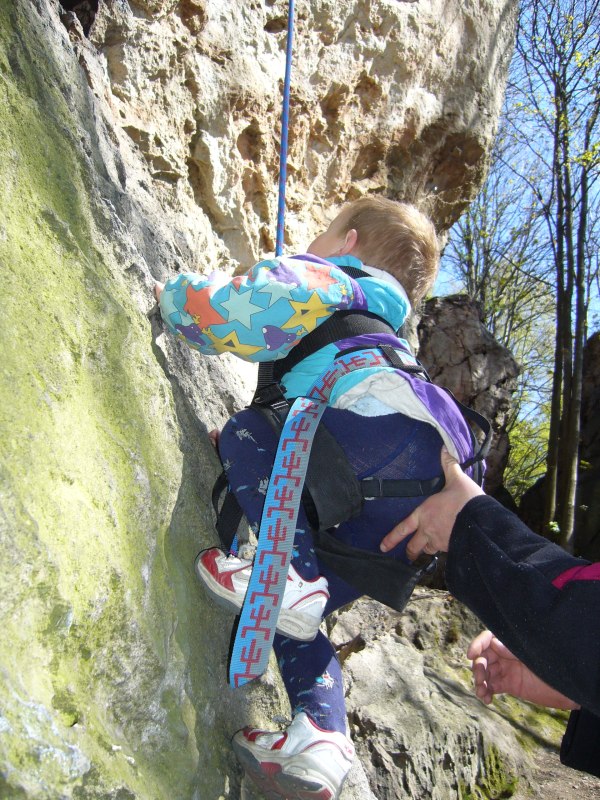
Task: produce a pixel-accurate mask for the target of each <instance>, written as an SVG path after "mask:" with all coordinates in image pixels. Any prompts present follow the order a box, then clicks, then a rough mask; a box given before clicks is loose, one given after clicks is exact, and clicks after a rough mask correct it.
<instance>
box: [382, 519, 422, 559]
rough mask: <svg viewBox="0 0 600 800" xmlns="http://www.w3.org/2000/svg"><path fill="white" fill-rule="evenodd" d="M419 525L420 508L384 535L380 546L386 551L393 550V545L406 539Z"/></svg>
mask: <svg viewBox="0 0 600 800" xmlns="http://www.w3.org/2000/svg"><path fill="white" fill-rule="evenodd" d="M418 527H419V513H418V509H417V510H416V511H413V513H412V514H411V515H410V516H409V517H406V519H403V520H402V522H399V523H398V524H397V525H396V526H395V527H394V528H392V530H391V531H390V532H389V533H388V534H387V535H386V536H384V538H383V539H382V540H381V543H380V544H379V548H380V549H381V550H383V552H384V553H386V552H387V551H388V550H391V549H392V547H396V545H397V544H399V543H400V542H401V541H403V540H404V539H406V537H407V536H410V534H411V533H413V531H416V530H417V528H418ZM415 536H416V534H415Z"/></svg>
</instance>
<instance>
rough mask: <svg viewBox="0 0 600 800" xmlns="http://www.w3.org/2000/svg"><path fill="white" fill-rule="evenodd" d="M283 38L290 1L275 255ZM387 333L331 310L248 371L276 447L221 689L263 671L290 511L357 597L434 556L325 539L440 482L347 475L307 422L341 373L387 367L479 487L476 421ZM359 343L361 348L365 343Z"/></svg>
mask: <svg viewBox="0 0 600 800" xmlns="http://www.w3.org/2000/svg"><path fill="white" fill-rule="evenodd" d="M293 30H294V0H289V1H288V28H287V43H286V70H285V80H284V87H283V110H282V115H281V146H280V161H279V199H278V215H277V236H276V248H275V254H276V256H280V255H281V254H282V251H283V239H284V221H285V186H286V178H287V150H288V127H289V100H290V78H291V64H292V43H293ZM340 269H342V270H343V271H344V272H345V273H346V274H347V275H349V276H350V277H351V278H355V279H357V278H361V277H370V276H369V275H368V273H366V272H364V271H363V270H361V269H358V268H355V267H347V266H344V267H340ZM396 334H397V332H396V331H394V330H393V329H392V327H391V326H390V325H389V324H388V323H387V322H386V321H385V320H383V319H381V318H380V317H377V316H376V315H374V314H371V313H368V312H364V311H360V312H359V311H338V312H335V313H334V314H332V316H331V317H330V318H329V319H328V320H326V321H325V322H323V323H322V324H321V325H319V326H318V327H317V328H316V329H315V330H313V331H312V332H311V333H310V334H308V335H306V336H304V337H303V338H302V340H301V341H300V342H299V343H298V344H296V345H295V346H294V348H293V349H292V350H291V351H290V353H289V354H288V355H287V356H286V357H285V358H283V359H279V360H277V361H271V362H264V363H261V364H260V365H259V372H258V382H257V388H256V391H255V394H254V397H253V400H252V403H251V406H250V407H251V408H253V409H255V410H257V411H259V412H260V413H262V414H264V415H265V416H266V418H267V419H268V420H269V422H270V423H271V425H272V427H273V428H274V429H275V431H276V432H277V434H278V436H279V440H278V445H277V451H276V455H275V459H274V462H273V468H272V471H271V476H270V479H269V484H268V488H267V492H266V497H265V502H264V506H263V513H262V517H261V522H260V528H259V531H258V544H257V550H256V554H255V557H254V564H253V568H252V573H251V576H250V580H249V585H248V589H247V592H246V596H245V598H244V603H243V605H242V609H241V612H240V617H239V622H238V625H237V630H236V633H235V638H234V642H233V647H232V652H231V658H230V664H229V682H230V684H231V685H232V686H235V687H237V686H242V685H243V684H245V683H247V682H248V681H250V680H252V679H254V678H256V677H258V676H259V675H261V674H262V673H263V672H264V671H265V669H266V667H267V664H268V660H269V654H270V651H271V646H272V643H273V638H274V636H275V631H276V626H277V618H278V615H279V611H280V609H281V605H282V602H283V595H284V592H285V586H286V581H287V575H288V570H289V566H290V562H291V558H292V550H293V545H294V537H295V534H296V524H297V518H298V513H299V509H300V505H301V504H302V505H303V507H304V509H305V512H306V515H307V517H308V520H309V522H310V524H311V528H312V532H313V538H314V543H315V550H316V553H317V555H318V557H319V559H321V560H322V561H324V562H325V563H327V564H328V565H329V566H330V567H331V568H332V569H333V570H334V571H335V572H337V573H338V574H340V575H341V576H342V577H343V578H344V580H346V581H347V582H348V583H350V584H351V585H353V586H354V587H355V588H357V589H358V590H359V591H361V593H365V594H369V595H370V596H371V597H374V598H375V599H378V600H380V601H381V602H383V603H386V604H388V605H390V606H391V607H392V608H395V609H398V610H401V609H402V608H404V606H405V605H406V603H407V602H408V599H409V598H410V595H411V593H412V591H413V589H414V586H415V585H416V584H417V582H418V581H419V580H421V579H422V578H423V576H424V575H426V574H428V573H429V572H431V571H433V570H434V569H435V566H436V561H437V560H436V558H435V556H434V557H433V558H432V559H431V560H430V561H429V563H428V564H426V565H425V566H424V567H420V568H417V567H415V566H413V565H410V564H403V563H402V562H400V561H396V560H394V559H392V558H389V557H388V556H385V555H383V554H378V553H370V552H366V551H363V550H360V549H358V548H355V547H350V546H349V545H346V544H344V543H342V542H340V541H339V540H338V539H336V538H335V536H333V535H332V533H331V530H332V529H333V528H334V527H335V526H337V525H339V524H340V523H342V522H344V521H346V520H348V519H350V518H352V517H355V516H357V515H359V514H360V513H361V510H362V508H363V504H364V502H365V500H370V499H377V498H384V497H425V496H428V495H430V494H433V493H434V492H437V491H440V489H441V488H442V487H443V484H444V478H443V475H440V476H437V477H435V478H433V479H431V480H423V481H421V480H398V479H379V478H365V479H363V480H359V479H358V478H357V476H356V474H355V473H354V470H353V469H352V467H351V465H350V463H349V461H348V459H347V458H346V456H345V454H344V452H343V450H342V448H341V447H340V445H339V444H338V443H337V441H336V440H335V439H334V437H333V436H332V435H331V434H330V433H329V432H328V430H327V429H326V428H325V427H324V426H323V425H320V424H319V423H320V420H321V417H322V416H323V413H324V412H325V410H326V408H327V407H328V401H329V397H330V395H331V392H332V390H333V387H334V386H335V383H336V381H337V380H338V379H339V378H340V377H341V376H342V375H346V374H348V373H349V372H352V371H355V370H361V369H370V368H373V367H377V368H387V369H388V370H389V369H391V370H392V371H394V372H395V373H397V374H398V375H401V376H402V378H403V380H404V382H405V383H406V384H407V386H406V391H407V393H408V395H409V396H410V398H412V402H413V403H417V404H420V405H419V413H420V414H424V415H425V418H426V419H427V420H428V421H429V422H431V424H433V425H434V426H435V427H437V429H438V431H439V432H440V433H441V435H442V438H444V441H448V443H452V446H453V447H454V446H455V443H456V441H457V439H456V438H455V437H454V438H453V435H452V433H451V432H450V428H452V424H453V423H452V419H455V421H456V429H454V428H453V429H452V430H453V432H454V433H455V434H457V436H458V438H459V439H461V442H462V449H461V448H458V446H456V447H455V449H458V451H459V452H462V453H463V454H466V453H475V454H474V455H472V456H470V457H466V458H464V459H463V462H462V463H461V467H462V468H463V469H469V468H470V469H471V471H472V473H473V477H474V478H475V479H476V480H478V482H479V483H481V479H482V477H483V466H482V465H483V459H484V458H485V456H486V454H487V451H488V449H489V444H490V438H491V428H490V425H489V423H488V421H487V420H485V418H483V417H481V416H480V415H479V414H477V413H476V412H474V411H472V410H471V409H468V408H466V407H465V406H462V405H461V404H460V403H458V401H456V399H455V398H453V397H452V396H451V395H449V393H447V392H446V390H443V389H440V388H439V387H437V386H434V384H432V383H431V381H430V379H429V376H428V375H427V373H426V372H425V370H424V368H423V367H422V366H421V365H420V364H419V362H418V361H417V360H416V359H415V358H414V356H412V354H411V353H410V352H409V351H408V350H405V349H403V347H402V346H401V343H400V341H399V340H398V339H397V337H396ZM390 336H391V337H394V339H393V340H392V341H395V342H396V343H395V344H394V345H391V344H387V343H386V342H385V339H386V337H390ZM357 337H358V340H360V344H359V345H358V346H355V347H351V348H349V349H346V350H343V351H341V352H338V354H337V356H336V357H335V358H334V360H333V363H332V365H331V366H330V367H329V368H328V369H327V370H325V371H324V372H323V373H322V374H321V375H320V376H319V378H318V379H317V380H316V381H315V382H314V383H313V385H312V387H311V388H310V390H309V391H308V392H307V394H306V396H303V397H298V398H296V399H295V400H293V402H290V401H288V400H287V399H286V397H285V395H284V387H283V386H282V385H281V378H282V376H283V375H285V374H286V373H288V372H289V371H290V370H291V369H292V368H293V367H294V366H295V365H297V364H298V363H300V362H301V361H302V360H303V359H305V358H307V357H308V356H309V355H311V354H312V353H315V352H317V351H318V350H320V349H321V348H322V347H324V346H325V345H327V344H332V343H336V342H340V341H343V340H346V341H348V340H353V339H354V340H357ZM367 340H368V343H365V342H367ZM427 387H429V388H427ZM436 403H437V404H438V406H439V407H440V408H442V407H443V408H444V415H443V416H444V420H445V424H447V425H449V428H447V429H445V428H444V425H442V424H440V423H438V422H437V420H436V417H435V413H433V412H432V410H431V409H430V408H428V404H431V405H432V407H436ZM408 415H409V416H410V414H408ZM419 418H420V419H422V418H423V417H422V416H420V417H419ZM465 419H469V420H470V421H472V422H475V423H476V424H477V425H478V426H479V428H480V429H481V430H482V431H483V433H484V441H483V444H482V445H481V446H478V445H477V441H476V439H475V437H474V435H473V433H472V431H471V429H470V428H469V426H468V425H467V424H466V422H465ZM458 421H459V422H460V425H459V424H458ZM459 428H460V430H459ZM461 437H462V438H461ZM226 488H228V487H227V479H226V476H225V473H223V474H222V475H221V476H220V478H219V479H218V480H217V482H216V484H215V487H214V489H213V506H214V508H215V511H216V514H217V531H218V533H219V536H220V538H221V542H222V545H223V547H224V548H225V549H227V550H231V551H233V552H236V550H237V536H236V530H237V528H238V525H239V523H240V520H241V518H242V510H241V508H240V506H239V504H238V502H237V499H236V497H235V495H234V493H233V492H232V491H227V492H226V494H225V497H224V500H223V502H222V504H221V506H220V507H219V501H220V497H221V494H222V492H223V490H224V489H226Z"/></svg>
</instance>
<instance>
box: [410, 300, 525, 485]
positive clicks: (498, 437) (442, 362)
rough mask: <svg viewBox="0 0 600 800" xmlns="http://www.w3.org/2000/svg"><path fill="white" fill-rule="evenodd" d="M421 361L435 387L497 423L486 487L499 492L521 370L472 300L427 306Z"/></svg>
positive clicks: (420, 330) (422, 323) (421, 330)
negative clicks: (513, 403) (514, 397)
mask: <svg viewBox="0 0 600 800" xmlns="http://www.w3.org/2000/svg"><path fill="white" fill-rule="evenodd" d="M418 337H419V359H420V360H421V362H422V363H423V364H424V366H425V367H426V369H427V371H428V373H429V375H430V377H431V379H432V380H433V382H434V383H438V384H440V385H442V386H445V387H447V388H448V389H450V391H451V392H452V393H453V395H454V396H455V397H456V398H457V400H460V402H461V403H465V404H466V405H468V406H470V407H471V408H473V409H475V411H479V413H480V414H483V416H484V417H486V418H487V419H488V420H489V421H490V422H491V424H492V430H493V438H492V446H491V449H490V454H489V456H488V458H487V459H486V462H487V470H486V474H485V481H484V487H485V490H486V491H487V492H488V494H493V493H494V492H495V491H496V490H498V488H499V487H500V486H501V485H502V476H503V473H504V469H505V467H506V463H507V460H508V447H509V442H508V436H507V433H506V425H507V422H508V415H509V413H510V409H511V397H512V393H513V392H514V391H515V390H516V388H517V387H516V377H517V375H518V374H519V366H518V364H517V363H516V361H515V360H514V358H513V357H512V355H511V354H510V352H509V351H508V350H507V349H506V348H505V347H503V346H502V345H501V344H500V343H499V342H497V341H496V340H495V339H494V337H493V336H492V335H491V334H490V333H489V331H487V330H486V329H485V328H484V326H483V324H482V322H481V316H480V313H479V310H478V308H477V305H476V304H475V303H473V302H472V301H470V300H469V299H468V298H467V297H466V296H462V295H454V296H452V297H444V298H434V299H433V300H429V301H428V302H427V303H426V304H425V308H424V313H423V317H422V318H421V321H420V323H419V326H418Z"/></svg>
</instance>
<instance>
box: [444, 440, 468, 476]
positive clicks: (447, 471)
mask: <svg viewBox="0 0 600 800" xmlns="http://www.w3.org/2000/svg"><path fill="white" fill-rule="evenodd" d="M441 461H442V469H443V470H444V477H445V478H446V484H448V483H452V481H453V480H455V479H456V478H458V477H460V476H461V475H462V474H463V471H462V469H461V468H460V464H459V463H458V461H457V460H456V459H455V458H454V456H453V455H452V454H451V453H450V451H449V450H448V448H447V447H446V446H444V447H442V455H441Z"/></svg>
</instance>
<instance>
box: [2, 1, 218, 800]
mask: <svg viewBox="0 0 600 800" xmlns="http://www.w3.org/2000/svg"><path fill="white" fill-rule="evenodd" d="M47 25H48V22H47V21H45V20H43V19H42V18H41V17H40V16H39V14H38V12H37V10H36V8H35V4H33V3H29V0H27V2H21V0H18V2H15V3H2V4H0V150H1V152H2V153H3V158H2V159H0V195H1V202H2V217H1V219H0V263H1V264H2V281H1V284H0V302H1V307H2V322H3V324H2V326H1V332H0V350H1V352H2V361H1V364H0V437H1V439H2V442H3V447H2V451H1V455H0V558H1V560H2V564H3V573H4V575H5V582H4V586H3V591H2V593H0V625H2V634H3V635H2V639H1V642H2V644H1V645H0V671H1V675H2V680H1V681H0V733H1V735H0V797H6V798H9V797H10V798H15V799H16V798H21V797H27V798H44V799H46V798H47V800H57V798H67V797H77V798H95V797H97V798H103V799H105V798H120V800H126V798H143V799H144V800H163V798H165V799H166V798H169V800H170V799H171V798H173V797H177V798H186V797H192V796H193V794H194V792H195V791H197V788H198V786H202V785H205V786H206V787H207V788H206V796H207V797H208V796H215V797H216V796H218V795H219V794H220V789H219V787H221V786H222V785H223V782H224V781H225V777H224V776H223V764H222V760H223V756H222V754H220V753H219V752H218V751H217V747H216V745H214V744H213V745H211V744H209V743H207V744H206V745H204V746H203V752H202V758H200V753H199V747H198V744H197V732H196V727H197V726H198V725H199V722H198V718H197V714H196V711H195V706H196V705H197V703H198V700H199V690H198V687H200V686H202V685H203V684H204V683H208V677H207V675H206V670H207V669H209V667H208V666H207V664H206V659H205V658H203V657H202V647H203V641H202V639H201V637H200V636H198V635H196V636H195V637H194V636H191V635H190V630H191V626H192V623H193V620H192V618H191V605H192V603H193V599H194V598H195V599H196V600H197V594H195V592H196V591H197V590H196V589H195V587H194V585H193V577H192V571H191V566H190V567H189V569H188V572H189V574H188V572H185V570H183V569H182V567H181V565H180V561H181V559H183V558H185V559H186V560H188V564H189V565H191V559H192V556H193V553H192V552H190V551H191V550H192V548H194V547H195V545H194V544H193V542H192V541H191V537H192V535H193V534H192V533H190V532H191V531H194V530H196V529H197V527H198V503H199V498H198V496H197V494H194V490H193V489H190V488H188V489H186V490H185V492H184V493H183V494H184V495H185V497H186V499H187V503H186V505H185V508H179V509H178V510H177V512H176V514H175V515H174V508H175V507H176V505H177V500H178V497H180V496H181V494H182V488H181V487H182V473H183V472H184V471H185V467H184V455H183V454H182V452H181V450H180V448H179V444H178V442H177V440H176V434H175V435H174V432H175V431H177V429H178V424H177V420H176V409H175V406H174V402H173V397H172V392H171V387H170V385H169V383H168V381H167V380H166V378H165V375H164V372H163V371H162V369H161V368H160V366H159V364H158V362H157V360H156V357H155V354H154V352H153V349H152V337H151V332H150V327H149V324H148V321H147V320H146V318H145V316H144V315H143V314H142V313H140V309H139V307H138V306H137V304H136V302H135V300H134V299H133V298H132V296H131V290H130V288H129V286H128V285H127V281H126V277H125V274H124V273H123V271H122V269H121V265H120V264H118V263H117V262H116V261H115V258H114V255H113V252H112V250H111V247H110V243H109V242H107V240H106V238H105V236H104V235H103V234H102V233H101V231H100V230H99V228H98V224H97V221H96V219H95V212H94V206H93V201H92V195H93V191H94V188H93V175H92V174H91V172H90V170H91V169H92V167H91V166H90V164H89V163H88V162H87V161H86V159H85V157H84V153H83V151H82V149H81V147H80V142H79V141H78V135H77V130H78V126H81V125H82V122H81V120H80V119H79V118H78V117H77V114H85V112H86V109H82V108H78V107H77V103H76V102H73V97H74V96H75V94H76V92H77V91H80V92H81V95H82V96H83V97H85V96H86V95H85V90H86V87H85V84H84V81H83V73H82V71H81V70H80V68H79V66H78V64H77V61H76V59H74V58H73V59H71V60H69V58H66V61H65V63H64V64H61V63H58V62H57V61H56V60H53V55H52V46H51V44H50V40H49V39H48V41H45V38H44V37H45V35H46V32H47V31H46V28H45V27H44V26H47ZM65 64H66V65H67V66H68V68H69V69H72V70H73V71H72V73H71V74H64V73H65ZM174 520H175V522H174ZM175 541H177V544H176V547H175V546H174V544H175ZM175 584H177V585H175ZM183 596H186V598H187V599H186V601H185V602H186V605H185V607H184V609H183V613H182V608H181V598H182V597H183ZM213 691H215V692H216V689H215V690H213ZM211 701H212V695H211V694H210V692H208V693H207V701H206V702H208V703H210V702H211ZM204 770H205V771H206V774H205V776H204V777H202V772H203V771H204ZM203 782H204V783H203ZM208 787H209V788H208Z"/></svg>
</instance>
